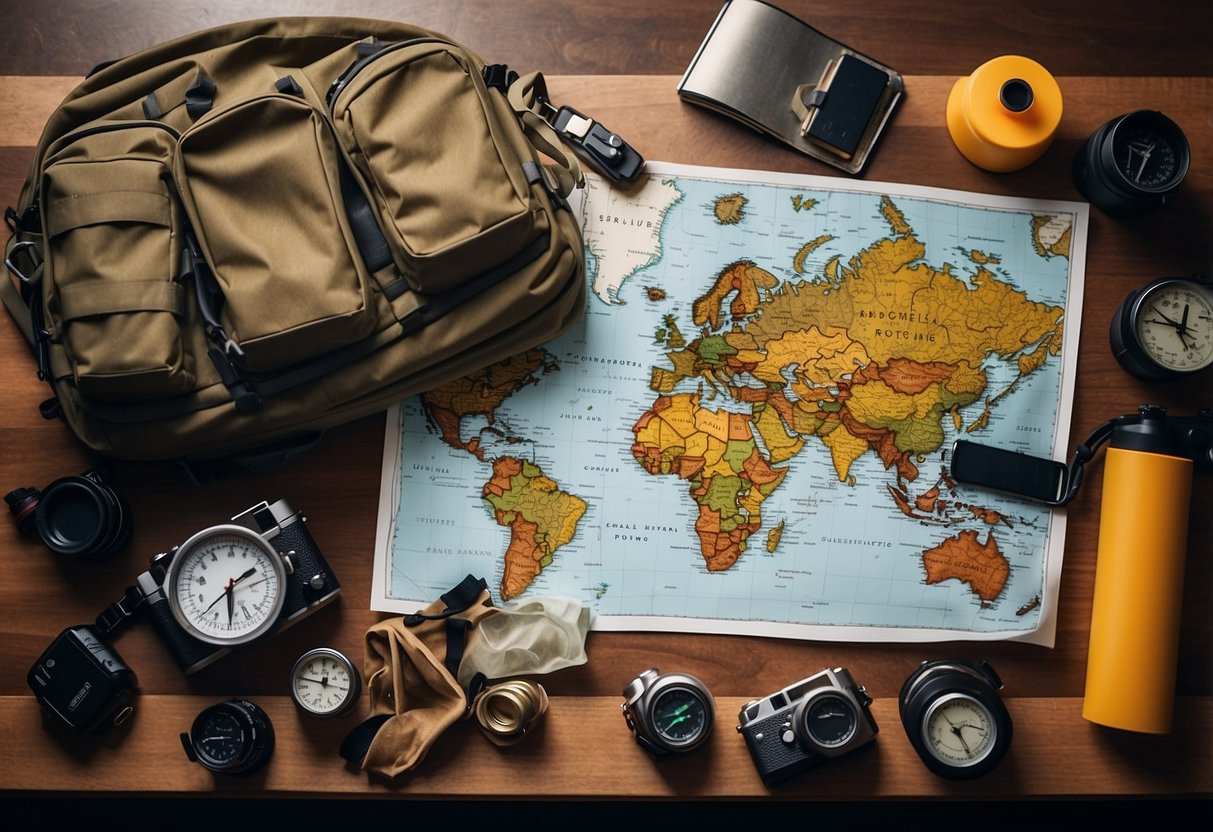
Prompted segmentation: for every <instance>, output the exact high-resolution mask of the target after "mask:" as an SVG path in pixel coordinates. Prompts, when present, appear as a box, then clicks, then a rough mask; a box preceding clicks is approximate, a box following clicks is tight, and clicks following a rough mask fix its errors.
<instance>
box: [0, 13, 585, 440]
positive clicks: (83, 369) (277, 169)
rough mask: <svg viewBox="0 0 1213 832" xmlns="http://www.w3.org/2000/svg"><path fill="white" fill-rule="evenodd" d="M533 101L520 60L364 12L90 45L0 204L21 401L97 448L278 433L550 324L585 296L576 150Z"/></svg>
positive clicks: (561, 322)
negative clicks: (127, 48)
mask: <svg viewBox="0 0 1213 832" xmlns="http://www.w3.org/2000/svg"><path fill="white" fill-rule="evenodd" d="M507 75H508V77H507ZM543 106H547V102H546V92H545V90H544V88H543V83H542V77H541V76H539V75H538V74H533V75H530V76H527V77H524V78H521V79H518V78H517V76H516V74H514V73H507V72H506V71H505V67H502V66H500V65H496V66H490V67H486V66H485V64H484V62H483V61H482V60H481V59H480V58H479V57H478V56H476V55H475V54H473V53H472V52H470V51H469V50H467V49H465V48H463V47H461V46H459V45H458V44H455V43H452V42H451V41H449V40H448V39H446V38H444V37H443V36H441V35H438V34H436V33H433V32H429V31H426V30H423V29H418V28H415V27H412V26H407V25H403V24H399V23H390V22H384V21H372V20H357V19H343V18H288V19H276V20H261V21H252V22H245V23H238V24H233V25H228V26H222V27H219V28H215V29H211V30H208V31H204V32H200V33H197V34H194V35H190V36H187V37H184V38H181V39H178V40H175V41H172V42H169V43H166V44H162V45H160V46H156V47H154V48H151V49H148V50H146V51H143V52H140V53H137V54H135V55H132V56H130V57H127V58H123V59H121V60H118V61H115V62H113V63H111V64H108V65H105V66H103V67H101V68H99V69H97V70H94V72H93V73H92V74H90V75H89V77H88V78H86V79H85V80H84V82H83V83H81V84H80V86H78V87H77V88H76V89H75V90H74V91H73V92H72V93H70V94H69V95H68V97H67V98H66V99H65V100H64V101H63V102H62V104H60V106H59V107H58V108H57V109H56V110H55V112H54V113H53V115H52V116H51V117H50V119H49V120H48V122H47V125H46V128H45V130H44V132H43V134H42V137H41V139H40V141H39V143H38V147H37V149H36V151H35V154H34V162H33V167H32V169H31V172H30V175H29V178H28V179H27V181H26V182H25V185H24V188H23V190H22V193H21V198H20V202H19V204H18V206H17V207H16V209H9V211H8V213H7V215H6V218H7V220H8V223H9V225H10V228H11V229H12V231H13V233H12V236H11V238H10V239H9V241H8V245H7V248H6V265H7V266H8V267H9V270H10V272H11V273H12V278H11V279H6V280H4V281H3V287H2V288H3V296H4V300H5V304H6V306H7V307H8V308H9V312H10V314H12V316H13V318H14V320H16V321H17V322H18V325H19V326H20V327H21V329H22V332H23V333H24V335H25V337H26V339H27V340H28V341H29V342H30V344H31V346H32V347H33V349H34V353H35V356H36V361H37V366H38V372H39V375H40V376H41V377H44V378H45V379H46V380H48V381H49V382H50V384H51V386H52V388H53V391H54V396H55V399H54V400H53V401H51V402H48V403H47V404H46V405H44V407H43V410H44V413H45V414H47V415H49V416H53V415H59V414H61V415H62V416H63V418H64V419H65V420H66V422H67V424H68V425H69V426H70V427H71V428H72V430H73V431H74V432H75V434H76V435H77V436H79V438H80V439H81V440H83V442H84V443H85V444H86V445H88V446H89V447H90V448H93V449H94V450H96V451H98V452H100V453H102V454H105V455H107V456H112V457H115V458H120V459H173V458H181V459H195V460H197V459H208V458H213V457H219V456H224V455H229V454H232V453H233V452H238V451H243V450H246V449H252V448H261V447H266V446H269V447H276V446H277V445H285V446H287V447H289V446H290V444H291V443H292V442H294V441H295V440H296V439H298V438H306V437H310V436H314V435H315V434H316V433H317V432H319V431H322V430H323V429H324V428H327V427H331V426H334V425H337V424H340V423H343V422H347V421H350V420H352V419H355V418H358V417H361V416H364V415H367V414H371V413H374V412H376V411H380V410H383V409H385V408H386V407H388V406H390V405H391V404H393V403H395V402H397V401H399V400H400V399H402V398H404V397H406V396H408V395H411V394H413V393H416V392H419V391H422V390H425V389H427V388H429V387H432V386H434V385H436V384H439V383H441V382H443V381H447V380H449V379H451V378H455V377H458V376H461V375H464V374H467V373H469V372H472V371H474V370H477V369H479V368H481V367H484V366H486V365H488V364H490V363H492V362H494V361H496V360H499V359H501V358H503V357H507V356H509V355H512V354H514V353H517V352H521V351H523V350H525V349H528V348H530V347H532V346H534V345H536V344H538V343H540V342H542V341H545V340H547V339H549V338H551V337H552V336H554V335H556V334H557V333H559V332H560V331H562V330H563V329H564V328H565V327H567V326H568V325H570V324H571V323H573V322H574V321H575V320H576V319H577V318H578V317H579V316H580V314H581V313H582V311H583V308H584V304H585V277H584V269H585V265H584V254H583V250H582V241H581V236H580V230H579V226H578V223H577V220H576V217H575V216H574V215H573V213H572V212H571V211H570V210H569V206H568V203H567V201H566V197H568V196H569V194H570V192H571V191H572V189H573V188H574V187H575V186H576V185H579V184H580V178H581V175H580V171H579V169H578V167H577V163H576V162H575V161H574V159H573V158H572V157H571V156H570V155H568V154H566V153H565V152H564V150H563V149H562V147H561V145H560V142H559V139H558V138H557V137H556V135H555V133H553V132H552V130H551V128H550V127H549V126H548V125H547V124H546V123H545V122H544V121H543V120H542V119H541V118H540V117H539V116H538V112H539V109H540V107H543Z"/></svg>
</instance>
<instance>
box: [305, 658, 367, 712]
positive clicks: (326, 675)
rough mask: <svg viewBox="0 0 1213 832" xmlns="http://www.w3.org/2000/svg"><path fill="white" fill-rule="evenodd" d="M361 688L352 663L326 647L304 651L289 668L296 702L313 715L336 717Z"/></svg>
mask: <svg viewBox="0 0 1213 832" xmlns="http://www.w3.org/2000/svg"><path fill="white" fill-rule="evenodd" d="M360 691H361V680H360V678H359V676H358V670H357V668H356V667H354V664H353V662H351V661H350V660H349V659H348V658H347V657H346V656H345V655H343V654H342V653H338V652H337V651H336V650H330V649H329V648H327V647H321V648H317V649H315V650H309V651H308V652H306V653H304V654H303V655H302V656H300V657H299V661H297V662H295V666H294V668H292V670H291V696H292V697H293V698H294V700H295V704H297V705H298V706H299V707H300V708H302V709H303V710H304V711H307V712H308V713H310V714H315V715H316V716H336V715H337V714H340V713H342V712H344V711H346V710H347V709H349V708H350V706H352V705H353V704H354V702H355V701H356V700H357V698H358V694H359V692H360Z"/></svg>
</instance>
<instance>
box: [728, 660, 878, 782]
mask: <svg viewBox="0 0 1213 832" xmlns="http://www.w3.org/2000/svg"><path fill="white" fill-rule="evenodd" d="M871 704H872V698H871V697H870V696H868V694H867V691H865V690H864V688H863V686H862V685H859V684H856V682H855V680H854V679H853V678H851V674H850V672H849V671H847V670H846V669H845V668H841V667H835V668H826V669H824V670H822V671H820V672H819V673H815V674H813V675H812V676H809V677H808V678H806V679H801V680H800V681H799V682H795V683H793V684H791V685H788V686H787V687H786V688H784V689H783V690H781V691H778V692H776V693H773V694H771V695H770V696H767V697H765V698H763V699H756V700H754V701H752V702H749V703H747V704H746V705H745V706H744V707H742V709H741V713H740V714H739V715H738V722H739V724H738V726H737V730H738V732H740V733H741V735H742V736H743V737H745V742H746V746H747V747H748V748H749V749H750V756H751V757H752V758H753V760H754V766H755V768H757V769H758V774H759V776H761V777H762V782H764V783H766V784H767V785H771V784H772V783H777V782H779V781H781V780H785V779H787V778H789V777H792V776H793V775H796V774H800V773H801V772H803V771H805V770H807V769H809V768H811V767H812V766H814V765H816V764H817V763H819V762H822V761H823V760H826V759H830V758H833V757H838V756H841V755H843V754H846V753H848V752H850V751H854V750H855V749H856V748H860V747H862V746H864V745H867V744H868V743H870V742H871V741H872V740H874V739H876V732H877V731H879V730H880V729H879V728H878V727H877V725H876V720H875V719H873V718H872V712H871V710H870V708H871Z"/></svg>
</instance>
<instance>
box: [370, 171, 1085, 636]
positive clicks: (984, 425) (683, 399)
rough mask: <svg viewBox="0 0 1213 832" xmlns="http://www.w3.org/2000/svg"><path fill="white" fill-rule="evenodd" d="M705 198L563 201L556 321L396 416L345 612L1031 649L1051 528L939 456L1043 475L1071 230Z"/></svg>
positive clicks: (814, 203)
mask: <svg viewBox="0 0 1213 832" xmlns="http://www.w3.org/2000/svg"><path fill="white" fill-rule="evenodd" d="M727 174H728V175H727V176H726V175H723V174H722V173H721V172H718V171H707V170H703V169H696V168H685V167H679V166H670V167H669V168H666V167H663V166H659V165H651V166H650V172H649V173H648V174H647V176H648V181H647V182H646V183H645V184H644V187H642V188H640V189H637V190H633V191H626V192H625V191H618V190H613V189H610V188H608V187H607V185H606V184H605V183H604V182H603V181H602V180H591V181H590V184H589V188H588V194H587V205H586V206H585V208H584V209H583V222H584V231H585V239H586V244H587V280H588V281H589V287H590V292H589V296H590V299H589V301H588V305H587V309H586V315H585V317H584V319H583V320H582V321H580V322H579V323H578V324H576V325H574V327H572V328H571V329H570V330H568V331H567V332H565V333H564V334H562V335H561V336H559V337H557V338H555V339H553V340H552V341H550V342H548V343H546V344H544V345H542V346H541V347H537V348H535V349H533V350H530V351H528V352H527V353H524V354H521V355H519V356H514V357H511V358H510V359H508V360H506V361H503V362H501V363H500V364H499V365H495V366H494V367H490V368H486V370H485V371H482V372H480V373H474V374H471V375H470V376H468V377H467V378H465V379H461V380H458V381H457V382H452V383H450V384H447V385H443V386H441V387H440V388H437V389H436V390H434V391H431V392H429V393H427V394H424V395H422V396H418V397H413V398H411V399H408V400H406V401H405V402H404V403H402V405H401V406H400V407H399V409H398V411H397V412H396V413H397V418H398V420H399V421H398V423H391V421H390V420H389V439H391V438H392V437H391V433H392V432H393V431H395V432H396V435H395V440H396V441H395V442H394V443H392V442H389V449H393V448H394V451H392V450H389V451H388V452H387V453H385V489H386V490H387V491H390V492H391V493H392V500H390V501H388V508H387V509H386V511H385V513H386V514H387V517H386V518H385V517H383V516H381V523H380V527H381V528H380V532H381V533H380V541H379V545H378V546H377V549H378V550H379V551H378V553H377V567H376V568H377V572H376V592H375V595H376V598H375V599H374V602H373V606H374V607H375V608H376V609H397V608H399V609H404V608H406V607H408V606H409V605H410V604H413V603H414V602H428V601H429V600H432V598H434V597H437V595H438V594H440V593H442V592H444V591H445V590H446V589H449V588H450V587H451V586H453V585H454V584H455V583H457V582H458V581H459V579H460V578H462V577H463V576H464V575H466V574H469V573H471V574H475V575H478V576H483V577H485V578H486V579H487V580H488V581H489V585H490V588H492V589H493V590H494V596H495V597H497V598H498V599H499V600H501V601H509V600H512V599H517V598H525V597H530V596H538V595H559V596H565V597H572V598H575V599H577V600H580V601H582V602H583V603H586V604H588V605H589V606H590V607H591V608H592V609H593V610H594V612H595V626H596V627H598V628H600V629H668V630H684V631H696V632H736V633H745V634H756V635H777V636H792V637H805V638H823V639H839V640H890V641H895V640H942V639H952V638H961V639H963V638H977V639H981V638H1009V637H1015V638H1022V639H1024V640H1030V641H1036V642H1038V643H1051V642H1052V638H1053V627H1054V623H1053V620H1052V616H1053V615H1055V605H1056V592H1057V583H1058V580H1059V572H1060V558H1061V546H1062V542H1063V539H1064V514H1062V513H1059V512H1052V511H1050V510H1049V509H1047V508H1045V507H1041V506H1037V505H1032V504H1029V503H1027V502H1024V501H1021V500H1018V499H1015V498H1011V497H1007V496H1003V495H999V494H997V493H993V492H989V491H979V490H974V489H970V488H966V487H964V486H962V485H959V484H957V483H956V482H954V481H953V480H952V478H951V476H950V473H949V470H948V453H949V449H950V447H951V444H952V442H953V441H954V440H955V439H957V438H960V437H965V438H970V439H975V440H978V441H983V442H990V443H994V444H999V445H1002V446H1004V447H1009V448H1013V449H1017V450H1023V451H1026V452H1031V453H1036V454H1043V455H1046V456H1047V455H1056V454H1057V453H1058V451H1059V449H1060V451H1061V452H1062V453H1064V450H1065V447H1064V445H1065V441H1066V437H1067V436H1068V413H1069V401H1068V397H1069V396H1070V395H1071V394H1072V379H1071V378H1069V377H1068V376H1067V374H1069V373H1072V371H1073V359H1074V353H1075V347H1076V344H1075V343H1074V340H1073V339H1072V338H1067V337H1066V336H1067V334H1068V332H1067V330H1068V328H1069V327H1076V326H1077V322H1078V316H1079V314H1080V309H1081V282H1082V265H1083V254H1084V252H1083V249H1084V248H1085V229H1086V214H1085V210H1086V209H1085V206H1081V205H1077V204H1073V203H1043V202H1042V203H1032V204H1029V203H1026V202H1025V201H1022V200H1003V199H1000V198H995V197H981V196H980V195H971V194H956V193H954V192H933V191H930V190H929V189H911V188H906V187H904V186H890V185H885V184H883V183H849V182H845V181H840V180H836V179H830V180H820V179H818V180H813V179H812V178H809V177H788V176H783V175H779V176H773V175H753V176H749V177H748V178H747V177H745V176H742V175H741V174H739V173H738V172H727ZM393 453H394V454H395V457H394V458H392V454H393ZM393 478H394V479H393ZM397 603H399V604H400V605H401V606H399V607H397V606H396V605H397Z"/></svg>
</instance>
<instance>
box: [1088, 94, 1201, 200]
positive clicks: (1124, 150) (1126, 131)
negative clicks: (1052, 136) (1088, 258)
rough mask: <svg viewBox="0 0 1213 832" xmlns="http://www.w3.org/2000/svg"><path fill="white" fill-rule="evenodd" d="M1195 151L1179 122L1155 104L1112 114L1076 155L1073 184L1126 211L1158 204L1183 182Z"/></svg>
mask: <svg viewBox="0 0 1213 832" xmlns="http://www.w3.org/2000/svg"><path fill="white" fill-rule="evenodd" d="M1190 161H1191V151H1190V149H1189V146H1188V139H1187V137H1186V136H1185V135H1184V132H1183V130H1181V129H1180V127H1179V125H1178V124H1176V123H1175V122H1174V121H1172V120H1171V119H1169V118H1167V117H1166V116H1165V115H1163V114H1162V113H1160V112H1157V111H1154V110H1136V111H1134V112H1131V113H1126V114H1124V115H1122V116H1118V117H1117V118H1114V119H1112V120H1111V121H1109V122H1108V123H1107V124H1104V125H1103V126H1102V127H1100V128H1099V129H1098V130H1096V131H1095V133H1094V134H1092V136H1091V138H1089V139H1088V140H1087V141H1086V143H1084V144H1083V146H1082V147H1081V148H1080V149H1079V151H1078V154H1077V155H1076V156H1075V157H1074V171H1073V172H1074V185H1075V187H1077V188H1078V190H1079V191H1080V192H1081V193H1082V195H1083V196H1085V197H1086V198H1087V199H1089V200H1090V201H1091V202H1092V203H1094V204H1095V205H1097V206H1098V207H1099V208H1101V209H1103V210H1104V211H1105V212H1107V213H1109V214H1113V215H1120V216H1127V215H1130V214H1136V213H1140V212H1142V211H1145V210H1147V209H1149V208H1152V207H1156V206H1158V205H1160V204H1162V202H1163V201H1164V198H1165V197H1166V195H1167V194H1169V193H1171V192H1172V191H1174V190H1175V189H1176V188H1178V187H1179V183H1180V182H1182V181H1183V178H1184V176H1185V175H1187V172H1188V165H1189V163H1190Z"/></svg>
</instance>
